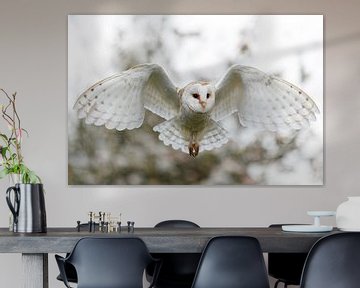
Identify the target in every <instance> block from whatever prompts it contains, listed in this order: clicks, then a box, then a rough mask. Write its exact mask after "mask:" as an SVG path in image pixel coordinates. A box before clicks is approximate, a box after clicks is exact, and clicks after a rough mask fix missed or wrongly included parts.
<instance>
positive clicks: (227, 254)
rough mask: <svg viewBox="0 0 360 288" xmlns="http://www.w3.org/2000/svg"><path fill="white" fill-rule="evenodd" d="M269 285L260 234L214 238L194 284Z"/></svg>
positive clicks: (207, 287)
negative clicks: (256, 235) (259, 239)
mask: <svg viewBox="0 0 360 288" xmlns="http://www.w3.org/2000/svg"><path fill="white" fill-rule="evenodd" d="M249 287H251V288H268V287H269V280H268V277H267V272H266V267H265V262H264V257H263V255H262V251H261V247H260V244H259V242H258V240H257V239H256V238H253V237H248V236H220V237H215V238H212V239H211V240H210V241H209V242H208V244H207V246H206V247H205V250H204V252H203V254H202V257H201V259H200V263H199V267H198V270H197V272H196V275H195V279H194V282H193V285H192V288H249Z"/></svg>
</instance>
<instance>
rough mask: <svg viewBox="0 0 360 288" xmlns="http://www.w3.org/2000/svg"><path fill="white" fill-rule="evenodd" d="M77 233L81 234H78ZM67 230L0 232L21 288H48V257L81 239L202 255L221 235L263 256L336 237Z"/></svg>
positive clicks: (271, 230) (226, 230)
mask: <svg viewBox="0 0 360 288" xmlns="http://www.w3.org/2000/svg"><path fill="white" fill-rule="evenodd" d="M79 230H80V231H79ZM79 230H78V229H77V228H67V227H56V228H48V229H47V232H46V233H26V234H25V233H14V232H11V231H9V229H8V228H0V253H21V254H22V274H23V275H22V277H23V278H22V282H23V287H24V288H48V287H49V284H48V283H49V281H48V254H49V253H68V252H70V251H71V250H72V248H73V247H74V246H75V244H76V242H77V241H78V240H79V239H81V238H83V237H138V238H141V239H142V240H143V241H144V242H145V244H146V245H147V247H148V249H149V251H150V253H201V252H202V251H203V249H204V247H205V245H206V243H207V242H208V241H209V239H211V238H212V237H216V236H224V235H240V236H252V237H255V238H257V239H258V241H259V243H260V246H261V248H262V251H263V252H264V253H269V252H277V253H290V252H291V253H304V252H308V251H309V250H310V249H311V247H312V246H313V244H314V243H315V242H316V241H317V240H319V239H320V238H322V237H324V236H326V235H330V234H333V233H338V232H339V231H338V230H337V229H334V230H333V231H331V232H325V233H318V232H312V233H306V232H284V231H282V229H281V227H208V228H138V227H136V228H134V229H128V228H127V227H124V228H122V229H121V231H113V232H102V231H99V230H96V231H89V230H88V229H79Z"/></svg>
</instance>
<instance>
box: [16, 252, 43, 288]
mask: <svg viewBox="0 0 360 288" xmlns="http://www.w3.org/2000/svg"><path fill="white" fill-rule="evenodd" d="M22 273H23V288H48V287H49V281H48V254H30V253H23V254H22Z"/></svg>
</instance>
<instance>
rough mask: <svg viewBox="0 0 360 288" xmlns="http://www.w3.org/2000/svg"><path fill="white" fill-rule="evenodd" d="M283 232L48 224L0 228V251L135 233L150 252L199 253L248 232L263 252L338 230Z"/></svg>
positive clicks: (63, 246) (49, 248) (59, 247)
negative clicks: (41, 229)
mask: <svg viewBox="0 0 360 288" xmlns="http://www.w3.org/2000/svg"><path fill="white" fill-rule="evenodd" d="M338 232H339V231H338V230H336V229H334V231H332V232H329V233H294V232H283V231H282V230H281V228H280V227H274V228H267V227H266V228H265V227H257V228H252V227H238V228H237V227H228V228H175V229H174V228H171V229H169V228H136V227H135V229H134V232H128V231H127V228H124V229H122V231H121V232H120V233H119V232H111V233H104V232H100V231H97V232H89V231H81V232H78V231H77V229H76V228H48V232H47V233H27V234H21V233H13V232H9V231H8V229H7V228H0V253H65V252H70V251H71V250H72V248H73V247H74V245H75V243H76V242H77V241H78V240H79V239H80V238H82V237H139V238H141V239H142V240H143V241H144V242H145V243H146V245H147V247H148V249H149V251H150V252H152V253H166V252H167V253H201V251H202V250H203V248H204V247H205V245H206V243H207V241H208V240H209V239H210V238H212V237H215V236H221V235H243V236H252V237H255V238H257V239H258V240H259V242H260V245H261V248H262V250H263V252H294V253H298V252H308V251H309V250H310V248H311V247H312V245H313V244H314V243H315V242H316V241H317V240H318V239H320V238H321V237H323V236H326V235H329V234H333V233H338Z"/></svg>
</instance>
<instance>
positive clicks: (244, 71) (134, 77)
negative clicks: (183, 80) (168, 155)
mask: <svg viewBox="0 0 360 288" xmlns="http://www.w3.org/2000/svg"><path fill="white" fill-rule="evenodd" d="M74 109H75V110H76V111H77V114H78V117H79V118H80V119H82V118H85V123H87V124H93V125H96V126H101V125H105V127H106V128H107V129H116V130H119V131H122V130H124V129H129V130H131V129H134V128H138V127H140V126H141V125H142V124H143V122H144V115H145V109H147V110H149V111H151V112H152V113H155V114H157V115H159V116H160V117H161V118H163V119H164V121H163V122H161V123H160V124H158V125H156V126H154V127H153V130H154V131H155V132H158V133H159V136H158V137H159V139H160V140H161V141H162V142H163V143H164V144H165V145H168V146H169V145H170V146H171V147H172V148H173V149H175V150H181V151H183V152H185V153H189V155H190V156H193V157H195V156H197V155H198V154H199V152H201V151H204V150H212V149H214V148H219V147H221V146H222V145H224V144H226V143H227V142H228V139H229V136H228V132H227V131H226V130H225V129H224V128H223V127H222V125H221V123H220V121H221V120H223V119H225V118H227V117H229V116H230V115H232V114H234V113H235V114H236V115H237V116H238V117H237V118H238V119H239V122H240V124H241V125H242V126H245V127H260V128H263V129H266V130H270V131H276V130H280V129H284V128H290V129H301V128H303V127H307V126H309V122H310V120H315V119H316V117H315V114H316V113H319V109H318V107H317V106H316V104H315V102H314V101H313V100H312V99H311V98H310V97H309V96H308V95H307V94H306V93H305V92H304V91H302V90H301V89H299V88H297V87H296V86H295V85H293V84H291V83H289V82H286V81H285V80H282V79H280V78H277V77H275V76H271V75H267V74H266V73H264V72H262V71H260V70H258V69H256V68H253V67H248V66H242V65H234V66H232V67H231V68H229V69H228V71H227V72H226V73H225V75H224V76H223V77H222V78H221V79H220V80H219V81H218V82H217V83H211V82H205V81H195V82H191V83H189V84H187V85H186V86H185V87H183V88H178V87H176V86H175V85H174V84H173V82H172V81H171V80H170V78H169V77H168V75H167V74H166V72H165V70H164V69H163V68H162V67H161V66H159V65H157V64H142V65H138V66H135V67H133V68H131V69H129V70H126V71H124V72H122V73H120V74H118V75H114V76H111V77H109V78H106V79H104V80H102V81H100V82H97V83H96V84H94V85H93V86H91V87H90V88H89V89H87V90H86V91H85V92H83V93H82V94H81V95H80V96H79V97H78V99H77V101H76V103H75V105H74Z"/></svg>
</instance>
